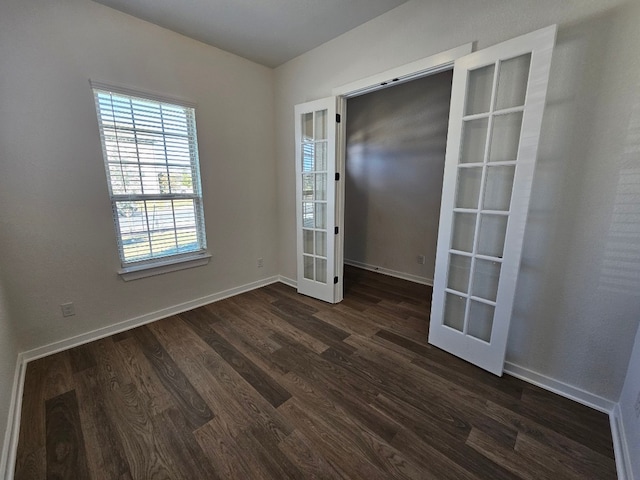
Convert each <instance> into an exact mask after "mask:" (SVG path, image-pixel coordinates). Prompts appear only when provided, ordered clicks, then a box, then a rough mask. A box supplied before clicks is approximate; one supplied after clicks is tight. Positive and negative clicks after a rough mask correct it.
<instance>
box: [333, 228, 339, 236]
mask: <svg viewBox="0 0 640 480" xmlns="http://www.w3.org/2000/svg"><path fill="white" fill-rule="evenodd" d="M339 231H340V229H339V228H338V227H336V228H335V229H334V233H335V234H336V235H337V234H338V232H339Z"/></svg>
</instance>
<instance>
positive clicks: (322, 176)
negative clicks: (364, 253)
mask: <svg viewBox="0 0 640 480" xmlns="http://www.w3.org/2000/svg"><path fill="white" fill-rule="evenodd" d="M300 121H301V131H302V135H301V142H302V143H301V149H300V151H301V158H299V159H298V161H299V162H301V175H302V178H301V181H302V209H301V212H302V219H301V225H302V256H303V260H302V264H303V278H304V279H306V280H310V281H314V282H318V283H322V284H326V283H327V282H328V278H327V271H328V270H327V250H328V249H327V241H328V222H327V215H328V213H329V212H328V187H329V178H328V169H327V166H328V165H327V152H328V141H329V140H328V111H327V110H326V109H323V110H316V111H314V112H308V113H303V114H302V115H301V118H300Z"/></svg>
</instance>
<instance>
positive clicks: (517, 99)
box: [496, 53, 531, 110]
mask: <svg viewBox="0 0 640 480" xmlns="http://www.w3.org/2000/svg"><path fill="white" fill-rule="evenodd" d="M530 64H531V54H530V53H527V54H526V55H520V56H519V57H515V58H511V59H509V60H504V61H502V62H500V73H499V74H498V93H497V95H496V110H500V109H503V108H511V107H520V106H522V105H524V101H525V97H526V94H527V82H528V79H529V66H530Z"/></svg>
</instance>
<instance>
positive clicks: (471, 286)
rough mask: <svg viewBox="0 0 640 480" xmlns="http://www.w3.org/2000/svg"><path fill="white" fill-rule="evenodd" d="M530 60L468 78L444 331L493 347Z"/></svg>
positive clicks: (502, 62) (495, 66)
mask: <svg viewBox="0 0 640 480" xmlns="http://www.w3.org/2000/svg"><path fill="white" fill-rule="evenodd" d="M530 63H531V54H530V53H527V54H525V55H520V56H517V57H514V58H511V59H507V60H499V61H497V62H495V63H491V64H489V65H484V66H481V67H478V68H475V69H472V70H469V72H468V82H467V98H466V100H467V102H466V108H465V114H464V115H463V117H462V121H463V125H462V138H461V142H460V151H459V156H458V165H457V175H456V193H455V199H454V208H453V220H452V232H451V237H450V245H449V253H448V266H447V279H446V283H445V299H444V315H443V325H444V326H446V327H448V328H451V329H453V330H455V331H457V332H459V333H462V334H464V335H467V336H470V337H473V338H475V339H477V340H480V341H482V342H486V343H490V342H491V336H492V335H491V334H492V330H493V320H494V314H495V307H496V305H497V295H498V286H499V281H500V272H501V268H502V263H503V255H504V249H505V238H506V231H507V226H508V221H509V215H510V204H511V198H512V195H513V185H514V179H515V175H516V166H517V160H518V150H519V146H520V134H521V129H522V119H523V113H524V108H525V104H526V91H527V82H528V76H529V67H530Z"/></svg>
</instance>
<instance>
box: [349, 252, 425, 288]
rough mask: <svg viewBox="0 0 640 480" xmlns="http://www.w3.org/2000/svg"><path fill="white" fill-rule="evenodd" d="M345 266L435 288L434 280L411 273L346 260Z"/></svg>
mask: <svg viewBox="0 0 640 480" xmlns="http://www.w3.org/2000/svg"><path fill="white" fill-rule="evenodd" d="M344 263H345V265H350V266H352V267H357V268H362V269H363V270H369V271H370V272H376V273H381V274H383V275H388V276H390V277H396V278H401V279H402V280H408V281H409V282H414V283H420V284H421V285H429V286H431V287H433V279H432V278H427V277H420V276H418V275H412V274H410V273H404V272H398V271H396V270H391V269H388V268H384V267H378V266H377V265H369V264H367V263H362V262H356V261H355V260H347V259H345V260H344Z"/></svg>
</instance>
